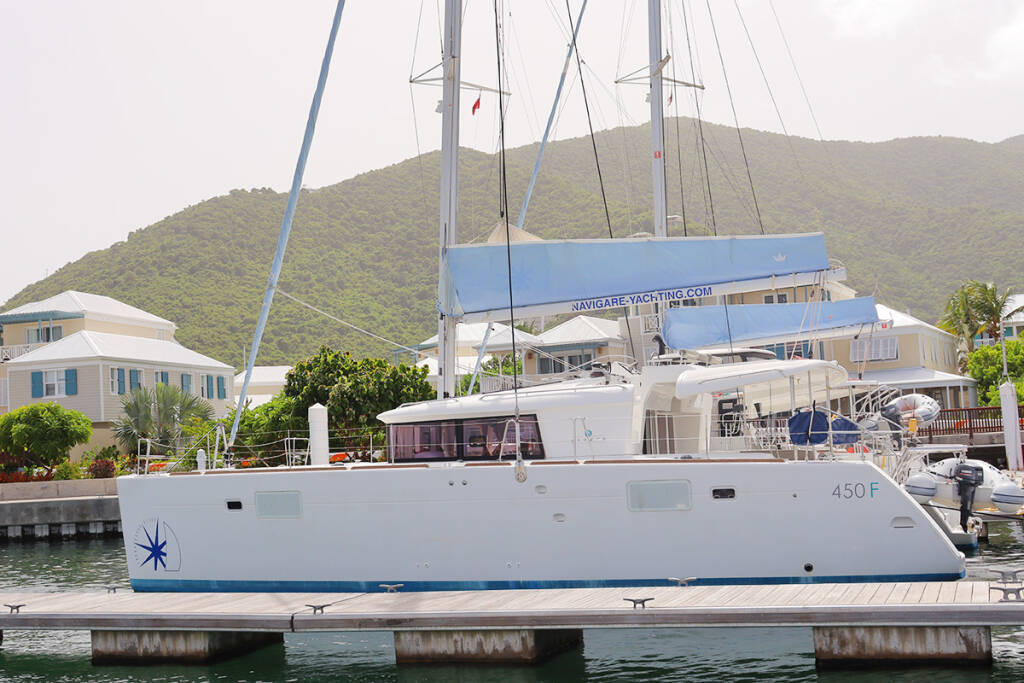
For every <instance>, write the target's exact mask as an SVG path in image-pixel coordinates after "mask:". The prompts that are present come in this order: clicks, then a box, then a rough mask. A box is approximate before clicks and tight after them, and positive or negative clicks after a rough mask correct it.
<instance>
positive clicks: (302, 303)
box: [277, 287, 420, 355]
mask: <svg viewBox="0 0 1024 683" xmlns="http://www.w3.org/2000/svg"><path fill="white" fill-rule="evenodd" d="M277 293H278V294H280V295H281V296H283V297H285V298H287V299H291V300H292V301H294V302H295V303H297V304H299V305H300V306H305V307H306V308H308V309H309V310H311V311H315V312H316V313H319V314H320V315H322V316H324V317H325V318H330V319H331V320H333V321H334V322H336V323H341V324H342V325H345V326H346V327H351V328H352V329H353V330H355V331H356V332H362V333H363V334H365V335H367V336H370V337H373V338H374V339H377V340H379V341H382V342H384V343H385V344H390V345H391V346H396V347H398V348H400V349H402V350H403V351H411V352H412V353H414V354H417V355H419V353H420V351H419V350H418V349H414V348H411V347H408V346H406V345H405V344H399V343H398V342H396V341H391V340H390V339H387V338H385V337H382V336H380V335H379V334H374V333H373V332H370V331H369V330H364V329H363V328H361V327H359V326H358V325H353V324H352V323H350V322H346V321H344V320H342V319H341V318H338V317H336V316H333V315H331V314H330V313H328V312H327V311H324V310H321V309H319V308H317V307H316V306H314V305H313V304H308V303H306V302H305V301H303V300H302V299H299V298H297V297H294V296H292V295H291V294H289V293H288V292H286V291H284V290H283V289H281V288H280V287H278V289H277Z"/></svg>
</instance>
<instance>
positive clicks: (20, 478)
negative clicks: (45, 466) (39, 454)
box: [0, 472, 53, 484]
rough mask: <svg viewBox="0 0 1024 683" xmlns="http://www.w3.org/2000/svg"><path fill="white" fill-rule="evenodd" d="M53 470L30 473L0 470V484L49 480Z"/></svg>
mask: <svg viewBox="0 0 1024 683" xmlns="http://www.w3.org/2000/svg"><path fill="white" fill-rule="evenodd" d="M51 479H53V472H43V473H41V474H30V473H28V472H0V484H23V483H25V482H28V481H50V480H51Z"/></svg>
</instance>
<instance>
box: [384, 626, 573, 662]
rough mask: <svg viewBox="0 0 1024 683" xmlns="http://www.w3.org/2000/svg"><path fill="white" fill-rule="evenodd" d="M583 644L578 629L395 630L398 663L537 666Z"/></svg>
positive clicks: (396, 659)
mask: <svg viewBox="0 0 1024 683" xmlns="http://www.w3.org/2000/svg"><path fill="white" fill-rule="evenodd" d="M582 644H583V631H582V630H581V629H509V630H483V631H395V661H396V662H397V663H398V664H453V663H469V662H475V663H479V664H539V663H541V662H543V661H545V660H547V659H550V658H551V657H554V656H555V655H558V654H561V653H563V652H566V651H568V650H573V649H575V648H577V647H580V645H582Z"/></svg>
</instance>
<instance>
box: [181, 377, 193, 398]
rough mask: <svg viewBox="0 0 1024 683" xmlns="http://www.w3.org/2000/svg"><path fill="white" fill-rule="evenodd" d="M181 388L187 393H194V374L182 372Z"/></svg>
mask: <svg viewBox="0 0 1024 683" xmlns="http://www.w3.org/2000/svg"><path fill="white" fill-rule="evenodd" d="M181 388H182V390H183V391H184V392H185V393H186V394H191V393H192V375H190V374H188V373H187V372H183V373H181Z"/></svg>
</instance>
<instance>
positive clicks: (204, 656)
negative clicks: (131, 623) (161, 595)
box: [92, 631, 284, 664]
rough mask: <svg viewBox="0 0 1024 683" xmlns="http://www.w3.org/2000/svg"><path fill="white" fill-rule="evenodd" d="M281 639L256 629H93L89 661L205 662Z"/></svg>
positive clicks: (109, 662)
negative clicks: (247, 630) (252, 630)
mask: <svg viewBox="0 0 1024 683" xmlns="http://www.w3.org/2000/svg"><path fill="white" fill-rule="evenodd" d="M283 642H284V634H283V633H267V632H259V631H255V632H242V631H92V663H93V664H152V663H154V662H175V663H180V664H208V663H210V662H214V661H218V660H222V659H228V658H230V657H237V656H239V655H244V654H248V653H250V652H253V651H254V650H259V649H261V648H264V647H267V646H268V645H276V644H280V643H283Z"/></svg>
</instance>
